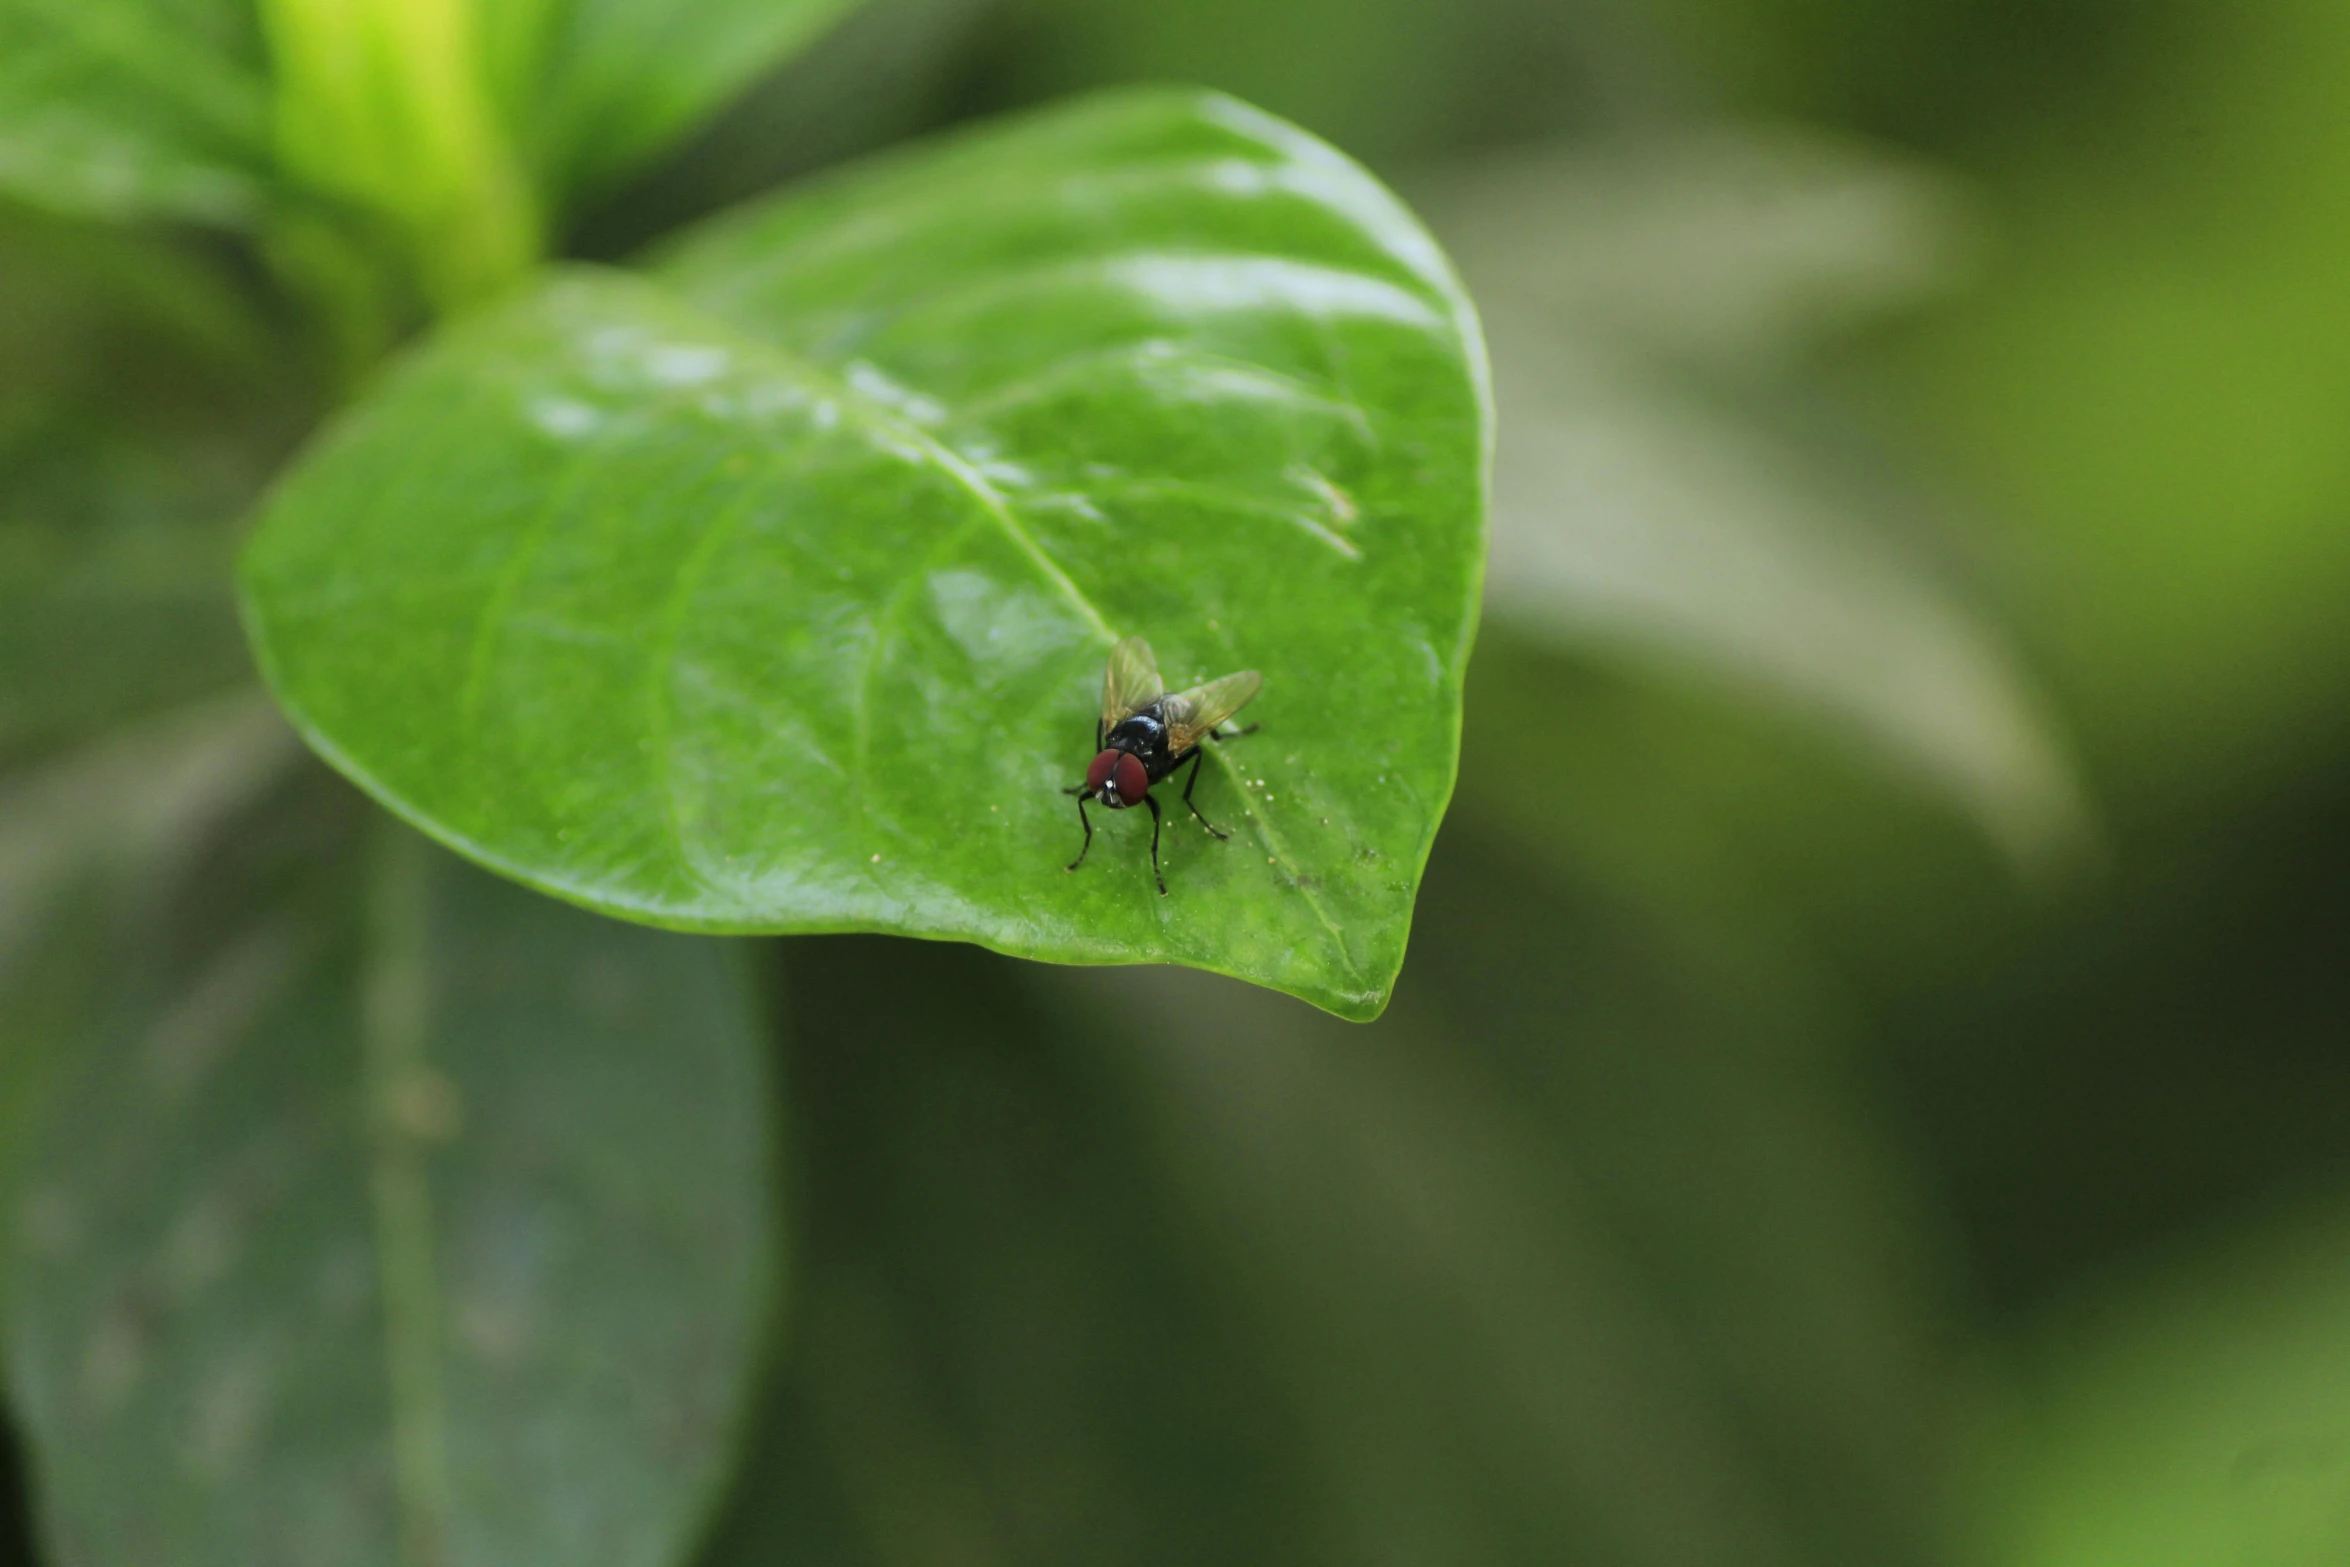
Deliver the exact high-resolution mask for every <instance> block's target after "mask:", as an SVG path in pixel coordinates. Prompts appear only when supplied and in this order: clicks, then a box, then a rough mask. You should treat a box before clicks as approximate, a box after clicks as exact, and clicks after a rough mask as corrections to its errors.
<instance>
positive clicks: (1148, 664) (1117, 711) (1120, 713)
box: [1102, 637, 1167, 730]
mask: <svg viewBox="0 0 2350 1567" xmlns="http://www.w3.org/2000/svg"><path fill="white" fill-rule="evenodd" d="M1166 689H1167V683H1166V682H1165V681H1163V680H1161V679H1160V678H1159V661H1158V660H1157V659H1156V658H1153V657H1152V656H1151V645H1150V644H1149V643H1148V642H1145V641H1144V640H1143V639H1142V638H1140V637H1128V638H1126V639H1125V640H1124V641H1122V642H1120V643H1119V644H1118V645H1117V646H1116V647H1114V648H1112V649H1110V667H1109V668H1108V669H1106V670H1104V671H1103V672H1102V728H1103V729H1105V730H1108V729H1114V728H1116V727H1117V725H1118V722H1119V720H1120V719H1124V718H1131V717H1133V716H1134V715H1135V714H1136V713H1139V712H1141V711H1142V710H1143V709H1144V708H1146V707H1148V706H1150V705H1151V704H1152V703H1153V702H1156V701H1157V700H1158V699H1159V698H1160V696H1161V695H1163V694H1164V693H1165V692H1166Z"/></svg>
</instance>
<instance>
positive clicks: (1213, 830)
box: [1183, 751, 1232, 839]
mask: <svg viewBox="0 0 2350 1567" xmlns="http://www.w3.org/2000/svg"><path fill="white" fill-rule="evenodd" d="M1207 754H1208V753H1207V752H1205V751H1193V752H1192V753H1191V776H1190V777H1188V778H1186V779H1184V780H1183V803H1184V804H1185V805H1191V814H1192V815H1194V816H1199V824H1200V825H1201V826H1202V827H1205V828H1206V829H1207V830H1208V836H1209V837H1211V838H1226V839H1229V838H1230V837H1231V836H1232V834H1230V833H1228V832H1226V831H1224V829H1223V828H1221V827H1218V826H1217V825H1216V824H1215V823H1214V822H1211V821H1209V820H1208V819H1207V818H1206V817H1205V816H1200V812H1199V807H1198V806H1196V805H1192V804H1191V786H1192V785H1193V784H1196V783H1198V782H1199V759H1200V758H1201V757H1203V756H1205V755H1207Z"/></svg>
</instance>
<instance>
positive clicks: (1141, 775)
mask: <svg viewBox="0 0 2350 1567" xmlns="http://www.w3.org/2000/svg"><path fill="white" fill-rule="evenodd" d="M1113 776H1115V777H1116V779H1117V780H1118V798H1119V799H1121V800H1124V801H1125V802H1126V803H1127V804H1128V805H1136V804H1139V803H1140V802H1141V800H1142V797H1143V796H1144V795H1146V794H1148V793H1150V787H1151V776H1150V774H1148V773H1146V772H1144V771H1143V770H1142V763H1141V761H1140V760H1139V759H1137V758H1136V757H1134V756H1132V755H1130V754H1128V753H1127V752H1124V751H1120V752H1119V753H1118V764H1117V771H1116V773H1115V774H1114V775H1113Z"/></svg>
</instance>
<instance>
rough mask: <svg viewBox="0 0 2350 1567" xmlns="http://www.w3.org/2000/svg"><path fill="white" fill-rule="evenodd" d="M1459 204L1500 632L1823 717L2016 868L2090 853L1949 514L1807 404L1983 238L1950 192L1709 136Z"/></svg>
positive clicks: (1448, 197) (2046, 722)
mask: <svg viewBox="0 0 2350 1567" xmlns="http://www.w3.org/2000/svg"><path fill="white" fill-rule="evenodd" d="M1441 188H1442V190H1443V197H1442V201H1441V203H1440V204H1439V205H1437V206H1436V207H1435V208H1434V212H1435V219H1436V221H1437V223H1438V226H1439V228H1440V230H1441V231H1442V232H1443V233H1444V234H1445V235H1446V237H1447V239H1448V241H1449V242H1450V243H1451V244H1452V245H1453V246H1454V249H1455V253H1456V254H1458V255H1459V256H1460V258H1461V264H1462V266H1463V268H1464V269H1465V270H1466V271H1467V273H1468V275H1469V277H1470V278H1471V279H1472V280H1473V281H1474V282H1475V284H1476V286H1477V293H1478V298H1479V300H1480V301H1481V302H1482V304H1483V307H1484V309H1485V311H1486V315H1487V319H1488V320H1490V321H1492V322H1493V323H1494V326H1495V331H1494V340H1495V341H1496V342H1497V343H1498V344H1500V345H1501V347H1500V349H1499V351H1498V352H1497V354H1496V363H1495V377H1496V381H1497V383H1498V385H1499V387H1500V392H1501V399H1502V402H1503V404H1504V406H1506V407H1507V408H1508V409H1509V410H1510V416H1509V420H1508V427H1507V430H1506V431H1505V432H1504V435H1503V439H1502V442H1501V449H1500V453H1499V460H1498V463H1497V467H1496V472H1495V503H1494V540H1493V547H1494V571H1493V577H1492V582H1493V593H1492V608H1493V612H1494V615H1495V617H1496V619H1497V620H1506V621H1508V622H1509V623H1511V624H1512V625H1513V626H1515V627H1517V628H1519V629H1522V630H1524V631H1525V632H1527V633H1529V634H1531V635H1532V636H1533V637H1535V638H1536V639H1539V640H1541V641H1543V642H1546V643H1550V644H1552V645H1554V646H1556V645H1564V646H1568V647H1573V648H1578V649H1584V648H1600V649H1605V650H1608V651H1610V652H1616V653H1629V654H1631V655H1632V656H1634V657H1636V658H1640V659H1643V660H1651V661H1655V660H1661V661H1664V662H1667V663H1672V664H1678V665H1681V666H1683V667H1687V668H1693V669H1695V670H1698V671H1700V672H1701V673H1703V674H1705V675H1707V676H1710V677H1712V678H1714V679H1716V680H1720V681H1724V682H1727V683H1729V684H1731V685H1733V686H1735V687H1738V688H1742V689H1743V690H1744V691H1747V692H1759V693H1761V694H1763V695H1765V696H1771V697H1777V698H1779V699H1781V700H1783V701H1785V702H1788V703H1789V704H1790V705H1793V706H1795V707H1797V708H1799V709H1805V710H1809V711H1811V712H1813V713H1817V714H1819V715H1821V716H1822V717H1824V718H1826V719H1828V720H1829V721H1830V722H1832V723H1833V724H1835V725H1836V727H1837V728H1839V729H1840V730H1842V731H1845V732H1847V733H1851V734H1854V735H1857V736H1859V737H1860V738H1861V739H1862V740H1864V741H1865V742H1866V743H1868V745H1869V746H1870V747H1871V748H1872V749H1873V750H1875V751H1876V752H1877V753H1879V754H1880V755H1881V756H1882V757H1884V758H1885V759H1886V760H1888V761H1890V762H1891V763H1892V764H1893V766H1894V767H1895V768H1896V769H1898V770H1899V771H1900V772H1902V773H1904V774H1906V775H1909V776H1912V777H1914V778H1917V779H1919V780H1921V781H1923V782H1924V783H1926V784H1927V785H1928V786H1930V787H1931V788H1933V789H1935V790H1936V791H1938V792H1939V793H1940V794H1941V795H1942V796H1943V797H1944V798H1946V799H1949V800H1951V801H1952V802H1953V803H1955V804H1957V805H1958V806H1959V807H1961V808H1962V809H1963V810H1965V811H1966V812H1967V813H1968V814H1970V815H1971V816H1972V817H1973V818H1974V820H1975V821H1976V822H1977V823H1979V824H1980V826H1981V827H1982V828H1983V829H1984V831H1985V832H1986V833H1987V834H1988V835H1989V836H1990V837H1992V838H1993V839H1994V840H1995V841H1997V842H1998V843H1999V844H2000V845H2001V846H2002V847H2003V848H2005V849H2006V850H2008V851H2009V853H2010V854H2011V855H2012V856H2014V857H2015V858H2016V859H2017V860H2019V861H2022V862H2025V863H2030V862H2033V861H2036V860H2039V859H2042V858H2045V857H2046V856H2047V855H2048V854H2049V853H2050V852H2051V851H2053V850H2056V849H2059V848H2061V847H2063V846H2065V845H2066V844H2067V843H2068V841H2070V840H2073V839H2075V838H2076V837H2077V836H2078V834H2079V832H2080V830H2081V827H2082V823H2083V820H2084V816H2085V812H2084V808H2083V804H2082V801H2081V797H2080V790H2079V785H2078V783H2077V781H2076V780H2075V778H2074V776H2073V773H2072V767H2071V762H2070V758H2069V757H2068V755H2067V752H2066V748H2065V746H2064V745H2063V744H2062V743H2061V741H2060V740H2059V739H2058V737H2057V734H2056V726H2055V724H2054V723H2053V721H2052V718H2051V716H2050V714H2049V711H2048V705H2047V704H2046V702H2045V701H2044V700H2043V699H2042V698H2041V696H2040V694H2039V692H2038V691H2037V690H2036V689H2035V687H2034V685H2033V682H2032V681H2031V680H2030V678H2029V677H2028V676H2027V674H2026V672H2025V671H2024V669H2023V668H2022V665H2021V661H2020V660H2019V659H2018V658H2017V657H2016V656H2015V654H2014V653H2013V651H2012V650H2011V649H2010V648H2009V647H2008V646H2007V645H2006V643H2005V640H2004V639H2003V637H2002V636H2001V635H2000V633H1999V631H1998V629H1997V628H1996V627H1995V626H1994V625H1993V624H1992V623H1991V622H1990V620H1989V618H1988V617H1987V616H1986V615H1985V614H1984V613H1983V612H1982V611H1981V609H1980V608H1979V607H1978V606H1977V605H1976V604H1975V603H1974V602H1972V596H1971V595H1969V594H1968V593H1966V592H1965V591H1963V590H1962V588H1961V586H1960V585H1959V584H1956V583H1953V582H1952V581H1950V580H1948V579H1949V577H1950V575H1951V574H1950V573H1949V572H1947V571H1944V570H1940V569H1937V567H1936V565H1935V563H1934V561H1933V559H1932V556H1933V551H1932V549H1931V548H1930V547H1921V544H1920V541H1919V540H1918V538H1917V537H1916V535H1918V534H1920V533H1921V532H1924V531H1926V529H1925V528H1924V527H1923V526H1921V525H1922V524H1928V523H1930V522H1931V520H1932V519H1933V518H1934V515H1935V513H1936V512H1938V511H1940V510H1944V509H1946V508H1944V507H1942V506H1941V505H1939V503H1937V502H1935V501H1933V500H1932V499H1930V498H1928V497H1927V496H1925V495H1924V494H1923V493H1921V491H1920V489H1919V488H1918V487H1917V486H1914V485H1910V484H1905V483H1902V482H1899V481H1898V480H1896V479H1893V478H1890V477H1888V476H1887V474H1886V472H1885V471H1884V470H1885V469H1886V468H1887V466H1888V465H1887V463H1886V462H1885V460H1884V459H1883V458H1882V457H1880V456H1878V455H1876V454H1874V453H1871V452H1869V451H1867V450H1866V449H1865V448H1864V449H1860V450H1855V449H1854V448H1855V444H1856V443H1854V442H1853V441H1852V440H1851V439H1850V438H1849V436H1847V435H1846V434H1845V433H1844V432H1842V431H1840V430H1838V429H1836V428H1835V427H1834V421H1832V420H1819V419H1813V420H1811V421H1809V422H1808V423H1807V421H1806V420H1805V419H1804V418H1802V417H1800V416H1794V417H1791V416H1790V412H1789V410H1790V409H1796V410H1802V409H1806V408H1817V407H1818V406H1819V405H1821V404H1822V403H1823V402H1825V401H1826V399H1825V397H1824V396H1823V391H1824V389H1823V388H1822V387H1820V386H1819V385H1817V384H1816V383H1813V382H1807V381H1806V379H1805V378H1804V376H1803V375H1802V374H1801V371H1800V361H1801V358H1802V356H1803V354H1804V353H1805V352H1806V351H1807V350H1809V349H1811V348H1813V347H1814V346H1815V345H1816V344H1817V343H1818V342H1820V341H1821V340H1823V339H1825V338H1827V337H1829V336H1831V335H1832V334H1833V333H1834V332H1835V331H1836V330H1837V329H1839V328H1843V327H1847V326H1849V325H1850V324H1852V323H1855V322H1859V321H1863V320H1867V319H1870V318H1872V317H1876V316H1882V315H1884V314H1888V313H1891V312H1893V311H1895V310H1898V309H1901V308H1904V307H1909V306H1913V305H1915V304H1916V303H1917V302H1918V301H1919V300H1921V299H1922V298H1924V297H1926V296H1927V295H1929V294H1930V293H1931V292H1933V291H1935V290H1936V289H1939V288H1942V287H1946V286H1947V284H1948V281H1949V279H1950V277H1951V275H1952V274H1953V273H1954V272H1955V270H1956V268H1957V266H1958V264H1959V263H1960V261H1961V260H1963V258H1964V256H1965V253H1966V245H1965V242H1964V232H1965V224H1964V221H1963V215H1962V213H1961V212H1960V211H1959V209H1958V207H1957V204H1956V203H1955V202H1954V201H1953V200H1952V198H1951V197H1950V195H1949V193H1948V192H1947V191H1946V190H1944V189H1943V187H1942V185H1941V184H1940V183H1939V182H1938V181H1936V180H1935V179H1934V178H1932V177H1931V176H1930V175H1929V174H1927V173H1926V172H1924V171H1921V170H1919V169H1916V168H1913V167H1911V166H1909V165H1907V164H1904V163H1901V162H1898V161H1895V160H1892V159H1889V158H1886V157H1883V156H1881V155H1878V154H1874V153H1870V152H1866V151H1862V150H1859V149H1855V148H1851V147H1846V146H1843V145H1840V144H1838V143H1834V142H1823V141H1820V140H1817V139H1814V138H1810V137H1804V136H1794V135H1789V134H1786V133H1775V134H1774V133H1766V132H1761V131H1754V130H1745V131H1741V130H1732V129H1716V130H1712V131H1708V132H1705V133H1701V134H1685V135H1682V136H1678V137H1666V138H1661V139H1658V140H1655V141H1652V142H1647V143H1633V144H1630V145H1628V146H1619V147H1613V148H1608V149H1605V150H1602V149H1597V148H1580V147H1572V146H1568V147H1553V148H1548V149H1542V150H1539V151H1536V152H1533V153H1521V154H1516V155H1513V156H1510V157H1507V158H1500V159H1493V160H1488V161H1486V162H1483V163H1480V164H1477V165H1473V166H1471V167H1469V168H1467V169H1464V170H1461V171H1459V172H1458V173H1457V175H1456V177H1455V178H1454V179H1453V180H1452V181H1450V182H1449V183H1448V184H1446V185H1444V186H1443V187H1441Z"/></svg>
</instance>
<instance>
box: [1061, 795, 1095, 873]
mask: <svg viewBox="0 0 2350 1567" xmlns="http://www.w3.org/2000/svg"><path fill="white" fill-rule="evenodd" d="M1077 819H1078V821H1080V822H1082V823H1083V824H1084V825H1085V846H1084V848H1081V849H1079V850H1078V851H1077V858H1075V859H1073V860H1071V861H1070V862H1069V863H1068V865H1067V866H1065V867H1064V869H1067V870H1075V869H1077V867H1078V866H1080V865H1083V864H1084V863H1085V856H1086V853H1087V851H1089V850H1091V849H1092V848H1093V819H1092V818H1091V817H1089V816H1087V815H1086V814H1085V795H1084V793H1083V791H1080V792H1079V793H1078V796H1077Z"/></svg>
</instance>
